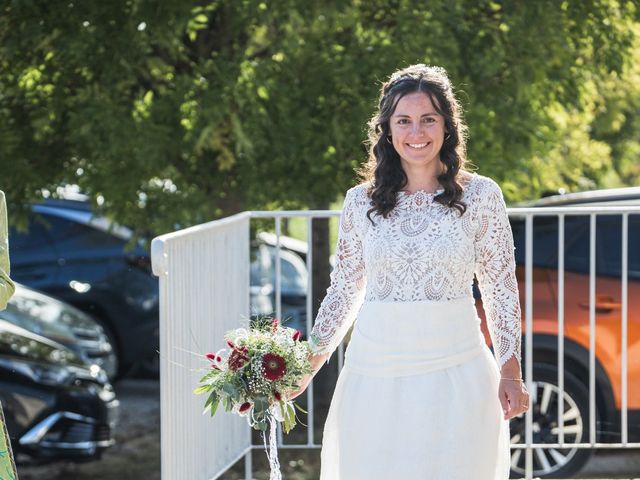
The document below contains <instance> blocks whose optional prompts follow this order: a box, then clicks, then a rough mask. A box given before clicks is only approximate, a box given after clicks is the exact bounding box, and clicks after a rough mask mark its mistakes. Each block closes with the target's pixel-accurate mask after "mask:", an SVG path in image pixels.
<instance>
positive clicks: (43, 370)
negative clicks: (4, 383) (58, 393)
mask: <svg viewBox="0 0 640 480" xmlns="http://www.w3.org/2000/svg"><path fill="white" fill-rule="evenodd" d="M0 365H2V366H3V367H5V368H7V369H9V370H12V371H14V372H17V373H21V374H22V375H24V376H26V377H28V378H30V379H31V380H33V381H34V382H38V383H43V384H46V385H65V384H68V383H71V382H72V381H73V380H74V379H75V378H76V375H75V372H74V369H73V367H69V366H65V365H52V364H44V363H33V362H21V361H16V360H13V359H10V358H1V357H0Z"/></svg>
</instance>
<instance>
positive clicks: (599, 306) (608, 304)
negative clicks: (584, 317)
mask: <svg viewBox="0 0 640 480" xmlns="http://www.w3.org/2000/svg"><path fill="white" fill-rule="evenodd" d="M579 305H580V307H581V308H583V309H585V310H589V302H580V303H579ZM621 308H622V304H621V303H620V302H616V301H615V299H614V298H613V297H610V296H608V295H602V296H600V295H596V305H595V310H596V312H598V313H611V312H613V311H614V310H620V309H621Z"/></svg>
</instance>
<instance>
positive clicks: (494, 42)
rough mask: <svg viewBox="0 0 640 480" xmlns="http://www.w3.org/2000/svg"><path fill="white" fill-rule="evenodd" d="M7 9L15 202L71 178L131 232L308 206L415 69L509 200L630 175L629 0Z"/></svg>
mask: <svg viewBox="0 0 640 480" xmlns="http://www.w3.org/2000/svg"><path fill="white" fill-rule="evenodd" d="M7 9H8V10H7V12H6V13H7V15H4V16H3V17H2V19H0V59H1V60H0V90H1V91H2V96H1V97H0V123H1V124H2V125H3V129H2V131H1V132H0V159H2V162H4V163H3V164H2V166H4V167H6V168H4V169H3V172H4V176H3V182H2V184H1V185H0V188H2V189H4V190H5V193H6V194H7V203H8V204H9V205H11V206H13V207H15V208H20V206H21V205H23V204H24V203H25V202H27V201H31V200H38V199H39V198H40V196H41V194H40V191H41V189H43V188H45V189H47V190H48V191H49V192H55V191H56V187H57V186H58V185H60V184H67V183H75V184H78V185H80V187H81V188H82V190H83V191H85V192H87V193H88V194H89V195H90V196H91V197H92V199H93V201H94V202H96V206H97V198H98V197H99V196H101V198H102V199H104V202H103V203H102V208H103V209H104V210H105V212H106V213H107V215H109V216H111V217H113V218H114V219H116V220H117V221H118V222H119V223H122V224H126V225H134V226H136V229H137V233H139V234H146V235H147V236H149V237H151V236H153V235H154V234H157V233H163V232H165V231H170V230H173V229H174V227H175V225H177V224H179V225H180V226H183V227H184V226H188V225H192V224H195V223H200V222H204V221H207V220H211V219H213V218H216V217H220V216H223V215H228V214H232V213H236V212H238V211H241V210H246V209H262V208H266V207H270V208H279V207H282V206H284V205H286V206H287V207H288V208H325V207H327V206H328V205H329V204H330V203H331V202H333V201H334V200H335V199H336V196H338V195H340V194H341V193H344V191H345V190H346V189H347V187H349V186H351V185H352V184H353V183H354V182H355V178H354V177H355V174H354V167H355V166H357V164H358V163H361V162H362V161H363V160H364V159H365V157H366V152H365V150H364V148H363V145H362V142H363V140H364V138H365V134H364V127H365V124H366V122H367V120H368V119H369V118H370V116H371V114H372V113H373V111H374V109H375V105H376V100H377V95H378V88H379V82H380V81H381V80H384V79H386V78H387V77H388V75H389V74H390V73H391V72H392V71H394V70H395V69H397V68H399V67H402V66H406V65H408V64H410V63H416V62H425V63H431V64H439V65H442V66H444V67H445V68H446V69H447V70H448V71H449V73H450V77H451V80H452V82H453V84H454V85H455V86H456V87H457V89H458V91H459V95H460V98H461V99H462V102H463V104H464V106H465V113H466V115H465V117H466V119H467V121H468V123H469V127H470V129H469V130H470V141H469V148H468V152H469V158H470V160H471V161H472V162H473V164H475V165H476V166H477V167H478V168H479V170H480V173H483V174H487V175H491V176H493V177H495V178H496V179H497V180H498V181H500V182H505V183H507V182H508V183H509V184H510V185H509V188H508V189H507V194H508V197H509V199H510V200H517V199H520V198H523V197H533V196H536V195H538V194H539V193H541V191H542V190H546V189H554V188H558V187H560V186H563V187H565V188H568V189H577V188H584V187H585V186H598V185H602V184H605V183H607V182H609V183H611V182H613V183H615V182H618V183H625V182H626V183H637V180H638V179H640V172H639V170H638V168H637V162H635V160H634V158H636V156H637V155H636V152H637V151H638V148H640V147H639V146H638V145H639V141H638V138H637V120H635V118H636V117H637V115H635V111H636V110H637V105H638V102H639V100H638V99H639V98H640V93H638V89H637V87H636V85H637V84H638V82H637V75H638V74H637V68H634V65H637V64H638V61H637V58H636V57H637V56H638V53H637V52H638V51H640V46H639V45H638V42H637V38H638V36H639V35H640V32H639V30H638V23H637V22H638V18H637V15H638V13H637V7H636V6H635V5H634V2H618V1H615V0H602V1H599V2H563V3H561V4H558V2H555V1H553V0H540V1H535V2H498V1H484V2H478V1H476V0H454V1H450V0H433V1H432V2H430V3H429V8H428V9H427V8H423V7H422V6H420V5H416V3H415V2H410V1H409V0H399V1H393V2H391V1H388V0H372V1H368V2H342V3H340V2H338V3H336V2H333V3H328V4H327V3H326V2H308V1H306V0H292V1H289V2H286V4H277V3H274V4H271V3H269V4H268V5H267V2H264V1H260V0H246V1H231V0H207V1H205V2H201V3H199V4H198V5H197V6H193V5H192V4H188V3H184V2H173V3H171V4H170V5H169V4H167V5H164V6H163V8H156V7H155V6H153V5H152V4H150V3H148V2H142V1H141V0H133V1H132V2H131V4H130V5H129V7H127V8H125V9H123V8H121V6H120V5H119V4H117V3H112V2H93V3H91V4H90V5H89V4H87V5H85V6H83V7H82V8H78V7H77V6H75V7H70V6H69V5H67V4H64V5H62V4H61V5H60V8H49V7H47V6H45V5H44V4H43V5H40V6H33V5H28V6H27V5H26V4H22V3H20V2H17V3H16V2H14V3H12V4H11V5H10V6H9V7H7ZM42 25H46V26H47V28H42ZM415 32H424V34H421V35H416V33H415ZM18 52H19V53H18ZM594 87H595V88H594ZM558 112H560V114H559V113H558ZM566 116H569V117H571V119H572V122H571V125H563V123H562V122H563V120H562V119H563V118H564V117H566ZM573 131H576V132H579V133H576V134H572V132H573ZM593 142H595V143H593ZM603 143H604V144H605V145H603ZM580 145H583V147H580ZM606 145H609V146H610V148H609V149H607V148H606ZM592 147H593V148H592ZM585 151H586V154H589V152H593V153H592V154H589V155H588V157H589V158H582V157H583V156H584V155H585ZM563 152H569V155H570V157H571V160H570V161H569V162H567V163H566V164H565V163H564V162H562V161H561V159H562V158H563ZM596 157H598V158H599V159H597V158H596ZM549 162H550V163H552V164H553V168H552V169H551V170H550V169H549V168H548V163H549ZM612 167H613V168H612ZM576 172H577V173H576ZM532 178H533V179H535V180H534V181H531V179H532ZM22 213H24V210H22ZM150 213H153V214H150ZM20 220H21V217H19V216H18V212H16V211H12V214H11V215H10V221H11V222H12V223H19V222H20ZM22 220H24V218H22Z"/></svg>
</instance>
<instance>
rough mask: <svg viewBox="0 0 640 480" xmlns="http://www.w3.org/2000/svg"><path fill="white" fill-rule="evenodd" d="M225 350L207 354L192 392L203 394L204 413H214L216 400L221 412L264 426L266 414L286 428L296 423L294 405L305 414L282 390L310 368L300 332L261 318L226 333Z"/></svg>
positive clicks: (291, 387) (295, 383) (293, 385)
mask: <svg viewBox="0 0 640 480" xmlns="http://www.w3.org/2000/svg"><path fill="white" fill-rule="evenodd" d="M225 339H226V342H227V345H228V346H229V349H228V352H227V353H226V354H224V353H223V352H224V351H225V350H227V349H222V350H220V351H219V352H218V353H207V354H206V355H205V357H206V358H207V359H208V360H209V361H210V362H211V364H210V371H209V372H207V373H206V374H205V375H204V376H203V377H202V378H201V379H200V385H199V386H198V388H196V389H195V390H194V393H195V394H198V395H201V394H207V400H206V402H205V406H204V409H205V412H206V411H207V410H208V411H209V412H210V413H211V416H213V415H215V413H216V410H217V409H218V406H219V404H220V403H222V406H223V408H224V409H225V411H227V412H229V411H232V412H234V413H238V414H239V415H241V416H245V417H247V420H248V422H249V424H250V425H251V426H252V427H253V428H255V429H257V430H261V431H263V432H264V431H266V429H267V421H268V420H269V417H270V416H273V417H274V418H275V419H276V420H278V421H281V422H282V423H283V430H284V432H285V433H289V431H290V430H291V429H292V428H293V427H294V426H295V425H296V412H295V409H296V408H297V409H298V410H300V411H302V412H304V413H307V412H306V411H305V410H304V409H302V408H301V407H299V406H298V405H296V404H295V403H294V402H293V401H291V400H287V399H286V394H287V392H291V391H295V390H297V389H298V386H299V382H300V380H301V379H302V377H303V376H304V375H306V374H310V373H312V368H311V364H310V363H309V360H308V355H309V346H308V343H307V342H306V341H301V340H300V332H299V331H297V330H294V329H292V328H289V327H283V326H281V325H280V323H279V321H278V320H277V319H272V318H270V317H260V318H258V319H257V320H256V321H255V322H253V324H252V326H251V328H249V329H246V328H239V329H236V330H231V331H229V332H227V333H226V334H225Z"/></svg>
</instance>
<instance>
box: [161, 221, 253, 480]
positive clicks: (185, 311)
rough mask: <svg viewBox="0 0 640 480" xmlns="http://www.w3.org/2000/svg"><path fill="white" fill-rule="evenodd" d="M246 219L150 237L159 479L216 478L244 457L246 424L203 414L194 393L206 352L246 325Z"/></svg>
mask: <svg viewBox="0 0 640 480" xmlns="http://www.w3.org/2000/svg"><path fill="white" fill-rule="evenodd" d="M249 218H250V215H249V214H248V213H242V214H238V215H234V216H232V217H228V218H224V219H222V220H218V221H214V222H210V223H206V224H203V225H199V226H196V227H192V228H188V229H186V230H182V231H178V232H175V233H170V234H167V235H163V236H160V237H157V238H155V239H154V240H153V242H152V246H151V257H152V262H153V271H154V273H155V274H156V275H158V277H159V279H160V444H161V454H162V455H161V472H162V478H165V479H175V480H178V479H186V478H189V479H194V480H195V479H208V478H218V477H219V476H220V475H221V474H223V473H224V472H225V471H226V470H228V469H229V467H231V466H232V465H233V464H234V463H236V462H237V461H238V460H239V459H240V458H242V457H243V456H244V457H245V461H247V462H249V463H248V465H247V468H248V470H250V469H251V465H250V461H251V457H250V456H248V455H247V452H250V451H251V448H252V447H251V435H250V432H249V430H248V428H247V424H246V421H245V419H243V418H240V417H238V416H235V415H220V414H217V415H216V416H215V417H214V418H213V419H211V418H210V417H209V415H207V416H203V415H202V411H203V403H204V402H203V397H201V396H200V397H197V396H196V395H194V394H193V390H194V388H195V387H196V386H197V383H198V380H199V379H200V377H201V376H202V375H203V368H204V367H207V366H208V362H204V361H203V358H202V355H203V354H204V353H205V352H206V350H207V349H215V348H220V346H222V345H223V344H224V333H225V332H226V331H227V330H230V329H232V328H237V327H238V324H239V322H240V319H241V318H247V319H248V318H249V261H248V257H247V252H248V251H249Z"/></svg>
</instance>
